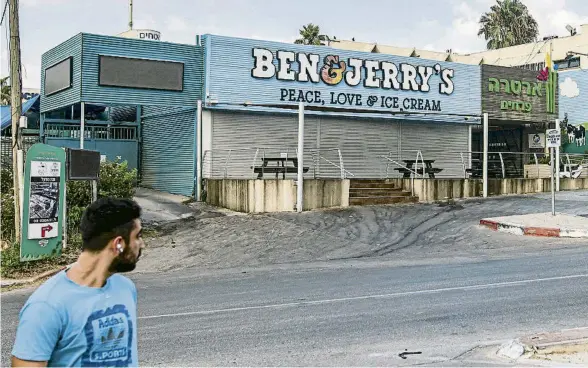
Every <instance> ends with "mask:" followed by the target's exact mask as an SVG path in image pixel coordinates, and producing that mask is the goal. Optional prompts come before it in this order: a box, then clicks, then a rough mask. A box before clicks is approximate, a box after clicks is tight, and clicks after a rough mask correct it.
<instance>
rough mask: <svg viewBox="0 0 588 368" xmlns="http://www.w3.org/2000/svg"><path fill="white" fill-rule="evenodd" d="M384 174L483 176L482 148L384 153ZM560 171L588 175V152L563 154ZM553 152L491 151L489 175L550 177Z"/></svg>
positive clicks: (512, 177)
mask: <svg viewBox="0 0 588 368" xmlns="http://www.w3.org/2000/svg"><path fill="white" fill-rule="evenodd" d="M380 159H381V162H382V165H381V175H382V178H399V177H405V178H406V177H416V178H431V177H435V178H442V179H448V178H466V179H469V178H472V179H474V178H482V177H483V169H482V164H483V153H482V152H444V153H442V154H439V153H437V154H435V155H427V154H426V153H423V152H422V151H420V150H418V151H404V152H401V153H397V152H396V151H394V152H391V153H389V154H388V155H386V156H381V157H380ZM559 166H560V173H561V174H560V175H561V176H562V177H570V178H584V177H588V155H582V154H569V153H561V154H560V162H559ZM550 176H551V172H550V161H549V155H547V154H544V153H528V152H488V177H489V178H495V179H515V178H549V177H550Z"/></svg>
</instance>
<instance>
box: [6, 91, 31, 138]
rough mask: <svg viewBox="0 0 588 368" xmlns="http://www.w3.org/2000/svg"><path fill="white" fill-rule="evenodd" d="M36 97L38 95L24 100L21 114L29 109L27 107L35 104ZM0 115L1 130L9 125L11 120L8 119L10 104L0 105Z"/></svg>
mask: <svg viewBox="0 0 588 368" xmlns="http://www.w3.org/2000/svg"><path fill="white" fill-rule="evenodd" d="M38 99H39V95H36V96H35V97H33V98H31V99H29V100H27V101H25V102H24V103H23V104H22V115H24V114H25V113H26V112H27V111H29V109H30V108H31V107H33V105H34V104H35V102H37V100H38ZM0 117H1V118H2V130H4V129H6V128H7V127H9V126H10V124H11V122H12V120H11V119H10V105H2V106H0Z"/></svg>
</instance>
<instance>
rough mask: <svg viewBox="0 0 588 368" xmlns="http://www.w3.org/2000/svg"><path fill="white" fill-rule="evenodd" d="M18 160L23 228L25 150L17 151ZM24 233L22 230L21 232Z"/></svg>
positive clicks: (21, 222) (22, 226) (21, 224)
mask: <svg viewBox="0 0 588 368" xmlns="http://www.w3.org/2000/svg"><path fill="white" fill-rule="evenodd" d="M16 161H17V168H18V173H17V175H18V187H19V188H18V191H19V196H20V201H19V205H20V226H21V229H22V228H24V225H23V224H24V222H23V213H24V212H23V205H24V151H23V150H18V151H16ZM20 233H21V234H22V230H21V232H20Z"/></svg>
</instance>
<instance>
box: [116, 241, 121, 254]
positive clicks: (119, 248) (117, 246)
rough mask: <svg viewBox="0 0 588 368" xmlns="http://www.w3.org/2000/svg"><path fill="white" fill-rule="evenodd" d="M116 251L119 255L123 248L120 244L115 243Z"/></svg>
mask: <svg viewBox="0 0 588 368" xmlns="http://www.w3.org/2000/svg"><path fill="white" fill-rule="evenodd" d="M116 249H117V250H118V252H119V253H122V252H123V247H122V245H120V243H116Z"/></svg>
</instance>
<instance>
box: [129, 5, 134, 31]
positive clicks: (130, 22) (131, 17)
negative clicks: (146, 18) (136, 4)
mask: <svg viewBox="0 0 588 368" xmlns="http://www.w3.org/2000/svg"><path fill="white" fill-rule="evenodd" d="M129 29H133V0H129Z"/></svg>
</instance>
